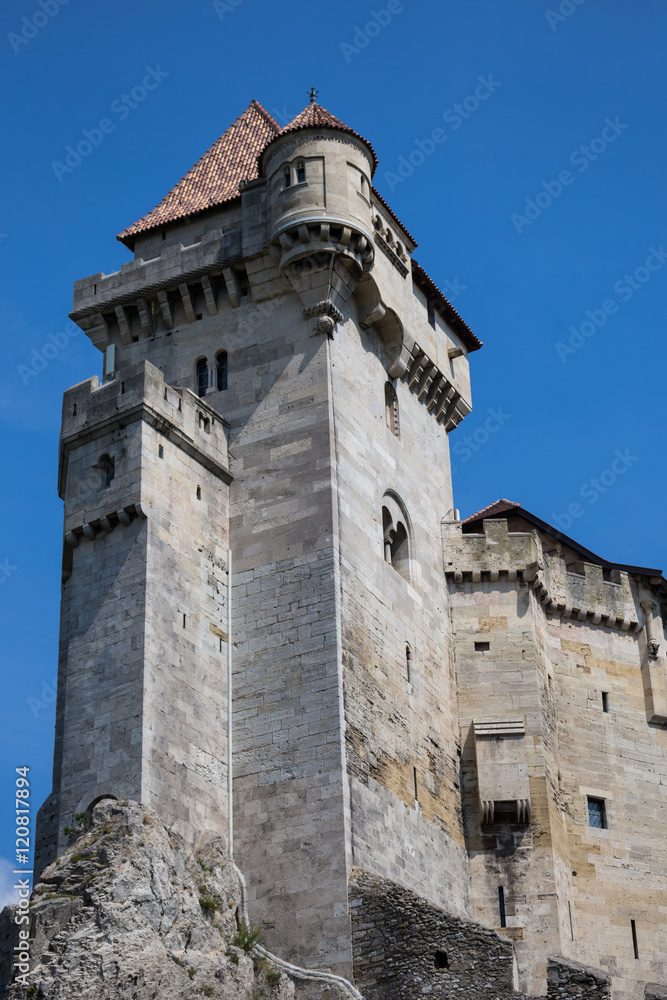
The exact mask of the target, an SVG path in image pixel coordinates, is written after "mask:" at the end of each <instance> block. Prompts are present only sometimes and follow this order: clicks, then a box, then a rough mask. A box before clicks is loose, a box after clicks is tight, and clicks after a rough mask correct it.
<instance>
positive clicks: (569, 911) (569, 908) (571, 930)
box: [567, 899, 574, 941]
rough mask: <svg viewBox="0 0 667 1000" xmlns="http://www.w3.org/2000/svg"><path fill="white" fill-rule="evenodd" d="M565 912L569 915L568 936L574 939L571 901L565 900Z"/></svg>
mask: <svg viewBox="0 0 667 1000" xmlns="http://www.w3.org/2000/svg"><path fill="white" fill-rule="evenodd" d="M567 912H568V913H569V915H570V938H571V939H572V940H573V941H574V927H573V925H572V903H571V902H570V901H569V899H568V901H567Z"/></svg>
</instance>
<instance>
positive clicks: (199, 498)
mask: <svg viewBox="0 0 667 1000" xmlns="http://www.w3.org/2000/svg"><path fill="white" fill-rule="evenodd" d="M197 500H201V486H198V487H197Z"/></svg>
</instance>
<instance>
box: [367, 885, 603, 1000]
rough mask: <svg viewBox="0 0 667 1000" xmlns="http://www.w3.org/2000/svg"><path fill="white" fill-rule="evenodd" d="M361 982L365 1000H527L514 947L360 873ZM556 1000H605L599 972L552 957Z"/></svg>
mask: <svg viewBox="0 0 667 1000" xmlns="http://www.w3.org/2000/svg"><path fill="white" fill-rule="evenodd" d="M350 909H351V913H352V940H353V948H354V972H355V982H356V984H357V986H358V988H359V989H360V990H361V992H362V993H363V994H364V997H365V1000H399V998H400V1000H407V998H410V1000H412V998H413V997H416V996H423V997H433V998H434V1000H435V998H438V1000H439V998H440V997H443V996H447V997H454V998H457V1000H479V997H480V996H485V997H488V998H489V1000H521V998H522V996H523V995H522V994H521V993H519V992H516V990H515V978H516V977H515V965H514V956H513V948H512V942H511V941H510V940H508V939H507V938H506V937H503V936H501V935H500V934H498V933H496V932H495V931H493V930H490V929H488V928H486V927H483V926H481V925H480V924H475V923H471V922H469V921H464V920H461V919H460V918H458V917H455V916H452V915H451V914H449V913H445V912H444V911H443V910H440V909H438V908H436V907H434V906H431V905H429V904H428V903H427V902H426V901H425V900H423V899H421V898H420V897H419V896H416V895H415V894H414V893H412V892H410V891H408V890H406V889H404V888H402V887H399V886H397V885H396V884H395V883H392V882H390V881H388V880H386V879H382V878H379V877H378V876H376V875H372V874H371V873H370V872H364V871H362V870H360V869H355V870H354V871H353V873H352V877H351V879H350ZM547 982H548V991H547V995H548V997H549V998H550V1000H552V998H553V1000H556V998H562V1000H566V998H567V1000H570V998H572V1000H579V998H582V1000H583V998H586V1000H607V998H608V997H609V981H608V978H607V977H606V976H605V975H604V973H602V972H601V971H600V970H596V969H590V968H585V967H584V966H581V965H577V964H576V963H572V962H567V961H566V960H564V959H558V958H555V959H554V958H552V959H550V960H549V966H548V975H547Z"/></svg>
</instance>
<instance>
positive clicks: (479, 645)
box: [475, 642, 491, 653]
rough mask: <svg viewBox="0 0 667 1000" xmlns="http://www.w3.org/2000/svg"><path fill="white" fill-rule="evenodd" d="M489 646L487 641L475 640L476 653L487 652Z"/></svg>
mask: <svg viewBox="0 0 667 1000" xmlns="http://www.w3.org/2000/svg"><path fill="white" fill-rule="evenodd" d="M490 648H491V646H490V644H489V643H488V642H476V643H475V652H476V653H488V651H489V649H490Z"/></svg>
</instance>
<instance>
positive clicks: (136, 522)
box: [37, 363, 229, 867]
mask: <svg viewBox="0 0 667 1000" xmlns="http://www.w3.org/2000/svg"><path fill="white" fill-rule="evenodd" d="M200 414H201V416H202V418H203V417H204V416H205V417H206V419H207V420H208V430H205V429H204V423H203V419H202V420H201V421H200ZM212 420H213V423H211V421H212ZM160 451H161V452H162V455H160ZM105 456H106V457H108V458H109V459H111V460H112V462H113V473H112V474H111V475H109V477H108V481H107V476H106V473H105V469H104V467H103V466H104V458H105ZM223 463H224V464H223ZM226 463H227V445H226V438H225V431H224V427H223V424H222V422H221V421H220V420H219V419H218V420H217V423H216V418H215V417H214V416H213V414H212V413H211V411H210V410H208V409H207V408H205V407H203V406H202V405H201V404H200V403H199V402H198V401H197V400H196V399H195V397H194V396H192V394H190V393H183V392H179V391H176V390H173V389H171V387H168V386H166V385H165V383H164V380H163V378H162V376H161V374H160V372H159V371H157V370H156V369H155V368H152V366H150V365H145V364H144V363H142V364H141V365H138V366H135V367H134V368H132V367H129V368H127V369H126V370H125V372H124V377H123V379H119V380H115V381H113V382H108V383H106V384H105V385H102V386H99V385H98V382H97V379H92V380H90V381H88V382H84V383H82V384H81V385H80V386H75V387H74V388H73V389H71V390H70V391H69V392H67V393H66V394H65V399H64V404H63V426H62V436H61V462H60V488H61V493H62V495H63V498H64V500H65V532H64V533H65V543H64V561H63V574H64V581H65V582H64V592H63V601H62V610H61V636H60V663H59V685H58V703H57V711H56V752H55V763H54V790H55V795H54V796H52V797H51V800H50V802H49V803H48V804H47V806H46V809H45V811H44V813H43V815H42V817H41V822H42V823H43V824H46V826H48V832H46V831H45V832H44V833H42V834H41V837H42V841H43V845H42V846H41V847H40V858H39V859H38V865H37V867H39V866H40V865H42V864H44V863H46V862H47V861H48V860H51V859H52V857H54V856H55V853H56V852H57V851H61V850H62V849H63V848H64V847H65V846H66V845H67V843H68V838H67V836H66V835H65V834H64V827H65V826H68V825H72V817H73V815H74V813H76V812H82V811H85V810H86V809H89V808H90V806H91V804H92V803H93V802H94V801H95V800H96V799H98V798H99V797H101V796H104V795H114V796H116V797H119V798H125V797H134V798H138V799H140V800H141V801H144V802H146V803H147V804H150V805H154V806H155V808H157V809H161V810H163V811H164V813H165V815H171V816H173V818H174V824H175V829H177V830H178V832H180V833H181V834H182V835H183V836H184V837H185V838H186V840H187V841H188V842H189V843H194V842H195V841H196V840H197V839H198V837H199V835H200V833H201V825H202V823H203V824H204V825H205V826H206V825H207V824H212V825H214V826H217V825H219V824H223V823H224V820H225V819H226V814H227V813H226V801H225V800H226V793H225V792H224V783H225V781H226V771H225V769H224V765H223V764H222V761H224V754H225V746H226V737H225V727H224V718H225V712H226V681H225V676H224V669H221V668H220V661H223V662H224V660H223V656H222V655H221V653H220V651H219V649H218V648H217V647H218V646H219V639H218V638H217V637H216V636H214V635H213V634H212V633H211V632H210V625H211V624H213V625H214V626H215V627H219V625H220V619H221V608H220V605H221V601H222V595H221V588H222V575H221V570H222V566H223V565H224V563H223V561H222V558H223V554H224V555H225V557H226V546H227V542H226V539H227V496H228V486H227V484H228V481H229V476H228V473H227V471H226ZM197 486H199V489H200V492H201V500H199V499H197V492H196V487H197ZM176 524H178V531H176V530H175V525H176ZM193 609H194V611H195V613H194V615H192V611H193ZM184 614H186V616H187V617H186V619H185V622H186V628H183V627H182V626H183V615H184ZM183 633H187V637H186V636H183ZM202 654H205V657H206V658H205V659H204V658H203V656H202ZM167 668H168V669H167ZM212 750H213V753H211V751H212ZM193 757H194V758H195V759H196V765H197V766H193V768H192V772H193V774H192V776H191V777H190V778H189V779H188V794H187V795H184V780H185V778H186V769H185V767H184V761H185V760H186V759H187V760H188V762H189V761H190V758H193ZM211 783H213V784H214V785H217V784H220V785H221V791H213V792H211V789H210V787H209V786H210V784H211ZM193 789H195V790H196V793H197V794H192V790H193ZM47 816H48V817H49V819H48V821H47ZM42 828H43V829H45V828H44V826H43V827H42ZM56 829H57V831H58V832H57V834H56Z"/></svg>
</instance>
